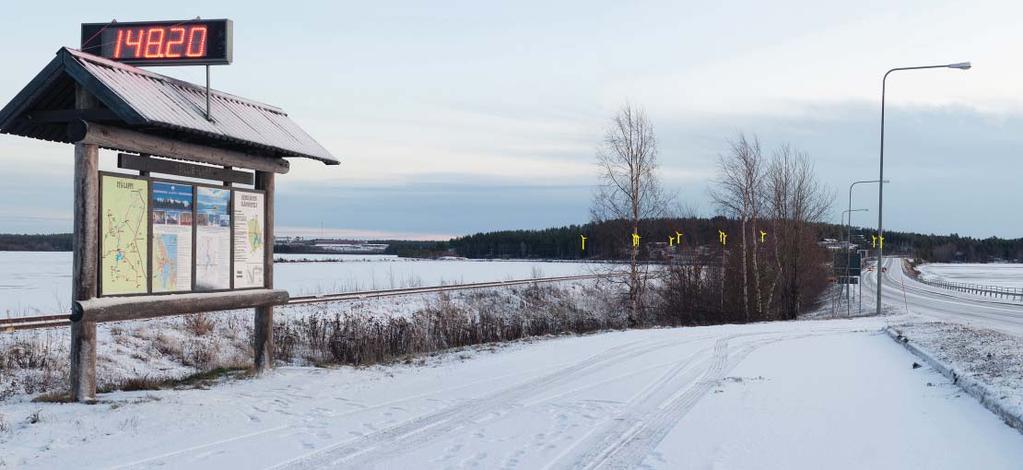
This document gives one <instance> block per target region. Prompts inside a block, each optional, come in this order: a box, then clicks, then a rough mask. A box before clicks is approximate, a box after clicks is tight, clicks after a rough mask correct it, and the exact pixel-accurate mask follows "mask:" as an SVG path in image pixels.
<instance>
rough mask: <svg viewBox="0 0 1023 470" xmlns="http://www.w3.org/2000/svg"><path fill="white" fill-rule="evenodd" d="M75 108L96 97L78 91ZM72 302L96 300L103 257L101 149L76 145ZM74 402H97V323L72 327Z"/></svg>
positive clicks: (88, 105)
mask: <svg viewBox="0 0 1023 470" xmlns="http://www.w3.org/2000/svg"><path fill="white" fill-rule="evenodd" d="M75 107H76V108H77V109H88V108H92V107H95V98H94V97H93V96H92V95H90V94H88V93H87V92H85V91H84V90H82V89H81V88H79V89H77V90H76V93H75ZM74 178H75V181H74V205H75V206H74V239H73V243H72V250H73V252H74V253H73V272H72V277H71V279H72V281H71V284H72V287H71V288H72V297H71V298H72V300H74V301H80V300H89V299H92V298H95V297H96V294H97V291H96V284H97V283H96V276H97V273H98V264H99V263H98V258H99V147H98V146H96V145H93V144H75V176H74ZM71 400H72V401H77V402H82V403H94V402H95V401H96V323H95V322H92V321H76V322H73V323H72V324H71Z"/></svg>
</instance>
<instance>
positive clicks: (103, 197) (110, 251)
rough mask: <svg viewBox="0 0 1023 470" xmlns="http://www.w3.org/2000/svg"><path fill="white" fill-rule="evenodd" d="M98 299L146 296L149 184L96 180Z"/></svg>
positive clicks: (118, 179)
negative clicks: (133, 295)
mask: <svg viewBox="0 0 1023 470" xmlns="http://www.w3.org/2000/svg"><path fill="white" fill-rule="evenodd" d="M99 211H100V219H99V230H100V240H99V244H100V254H99V270H100V272H99V283H100V288H99V293H100V295H121V294H144V293H147V292H149V284H148V273H149V270H148V265H147V260H148V259H149V182H148V181H147V180H145V179H136V178H125V177H119V176H111V175H102V176H101V177H100V204H99Z"/></svg>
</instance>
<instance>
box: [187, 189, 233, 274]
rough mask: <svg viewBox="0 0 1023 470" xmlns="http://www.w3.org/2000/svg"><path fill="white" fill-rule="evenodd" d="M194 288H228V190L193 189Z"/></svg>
mask: <svg viewBox="0 0 1023 470" xmlns="http://www.w3.org/2000/svg"><path fill="white" fill-rule="evenodd" d="M195 194H196V200H195V289H196V290H204V291H209V290H223V289H230V288H231V214H230V213H229V212H228V207H229V206H230V203H231V191H230V190H226V189H217V188H208V187H203V186H200V187H198V188H196V193H195Z"/></svg>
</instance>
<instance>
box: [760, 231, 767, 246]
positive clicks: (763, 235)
mask: <svg viewBox="0 0 1023 470" xmlns="http://www.w3.org/2000/svg"><path fill="white" fill-rule="evenodd" d="M766 238H767V232H765V231H763V230H761V231H760V243H764V239H766Z"/></svg>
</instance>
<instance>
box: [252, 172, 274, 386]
mask: <svg viewBox="0 0 1023 470" xmlns="http://www.w3.org/2000/svg"><path fill="white" fill-rule="evenodd" d="M256 189H260V190H263V191H265V192H266V196H265V199H264V200H263V203H264V207H265V208H266V221H265V222H266V223H265V226H264V227H263V259H264V260H265V261H264V263H265V264H264V265H263V283H264V286H263V287H265V288H267V289H273V286H274V173H272V172H266V171H257V172H256ZM273 328H274V308H273V306H272V305H267V306H263V307H256V323H255V327H254V328H253V330H252V337H253V348H254V353H255V358H254V360H253V369H254V371H255V372H256V373H257V374H259V373H263V372H266V371H268V370H270V369H272V368H273V365H274V332H273Z"/></svg>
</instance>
